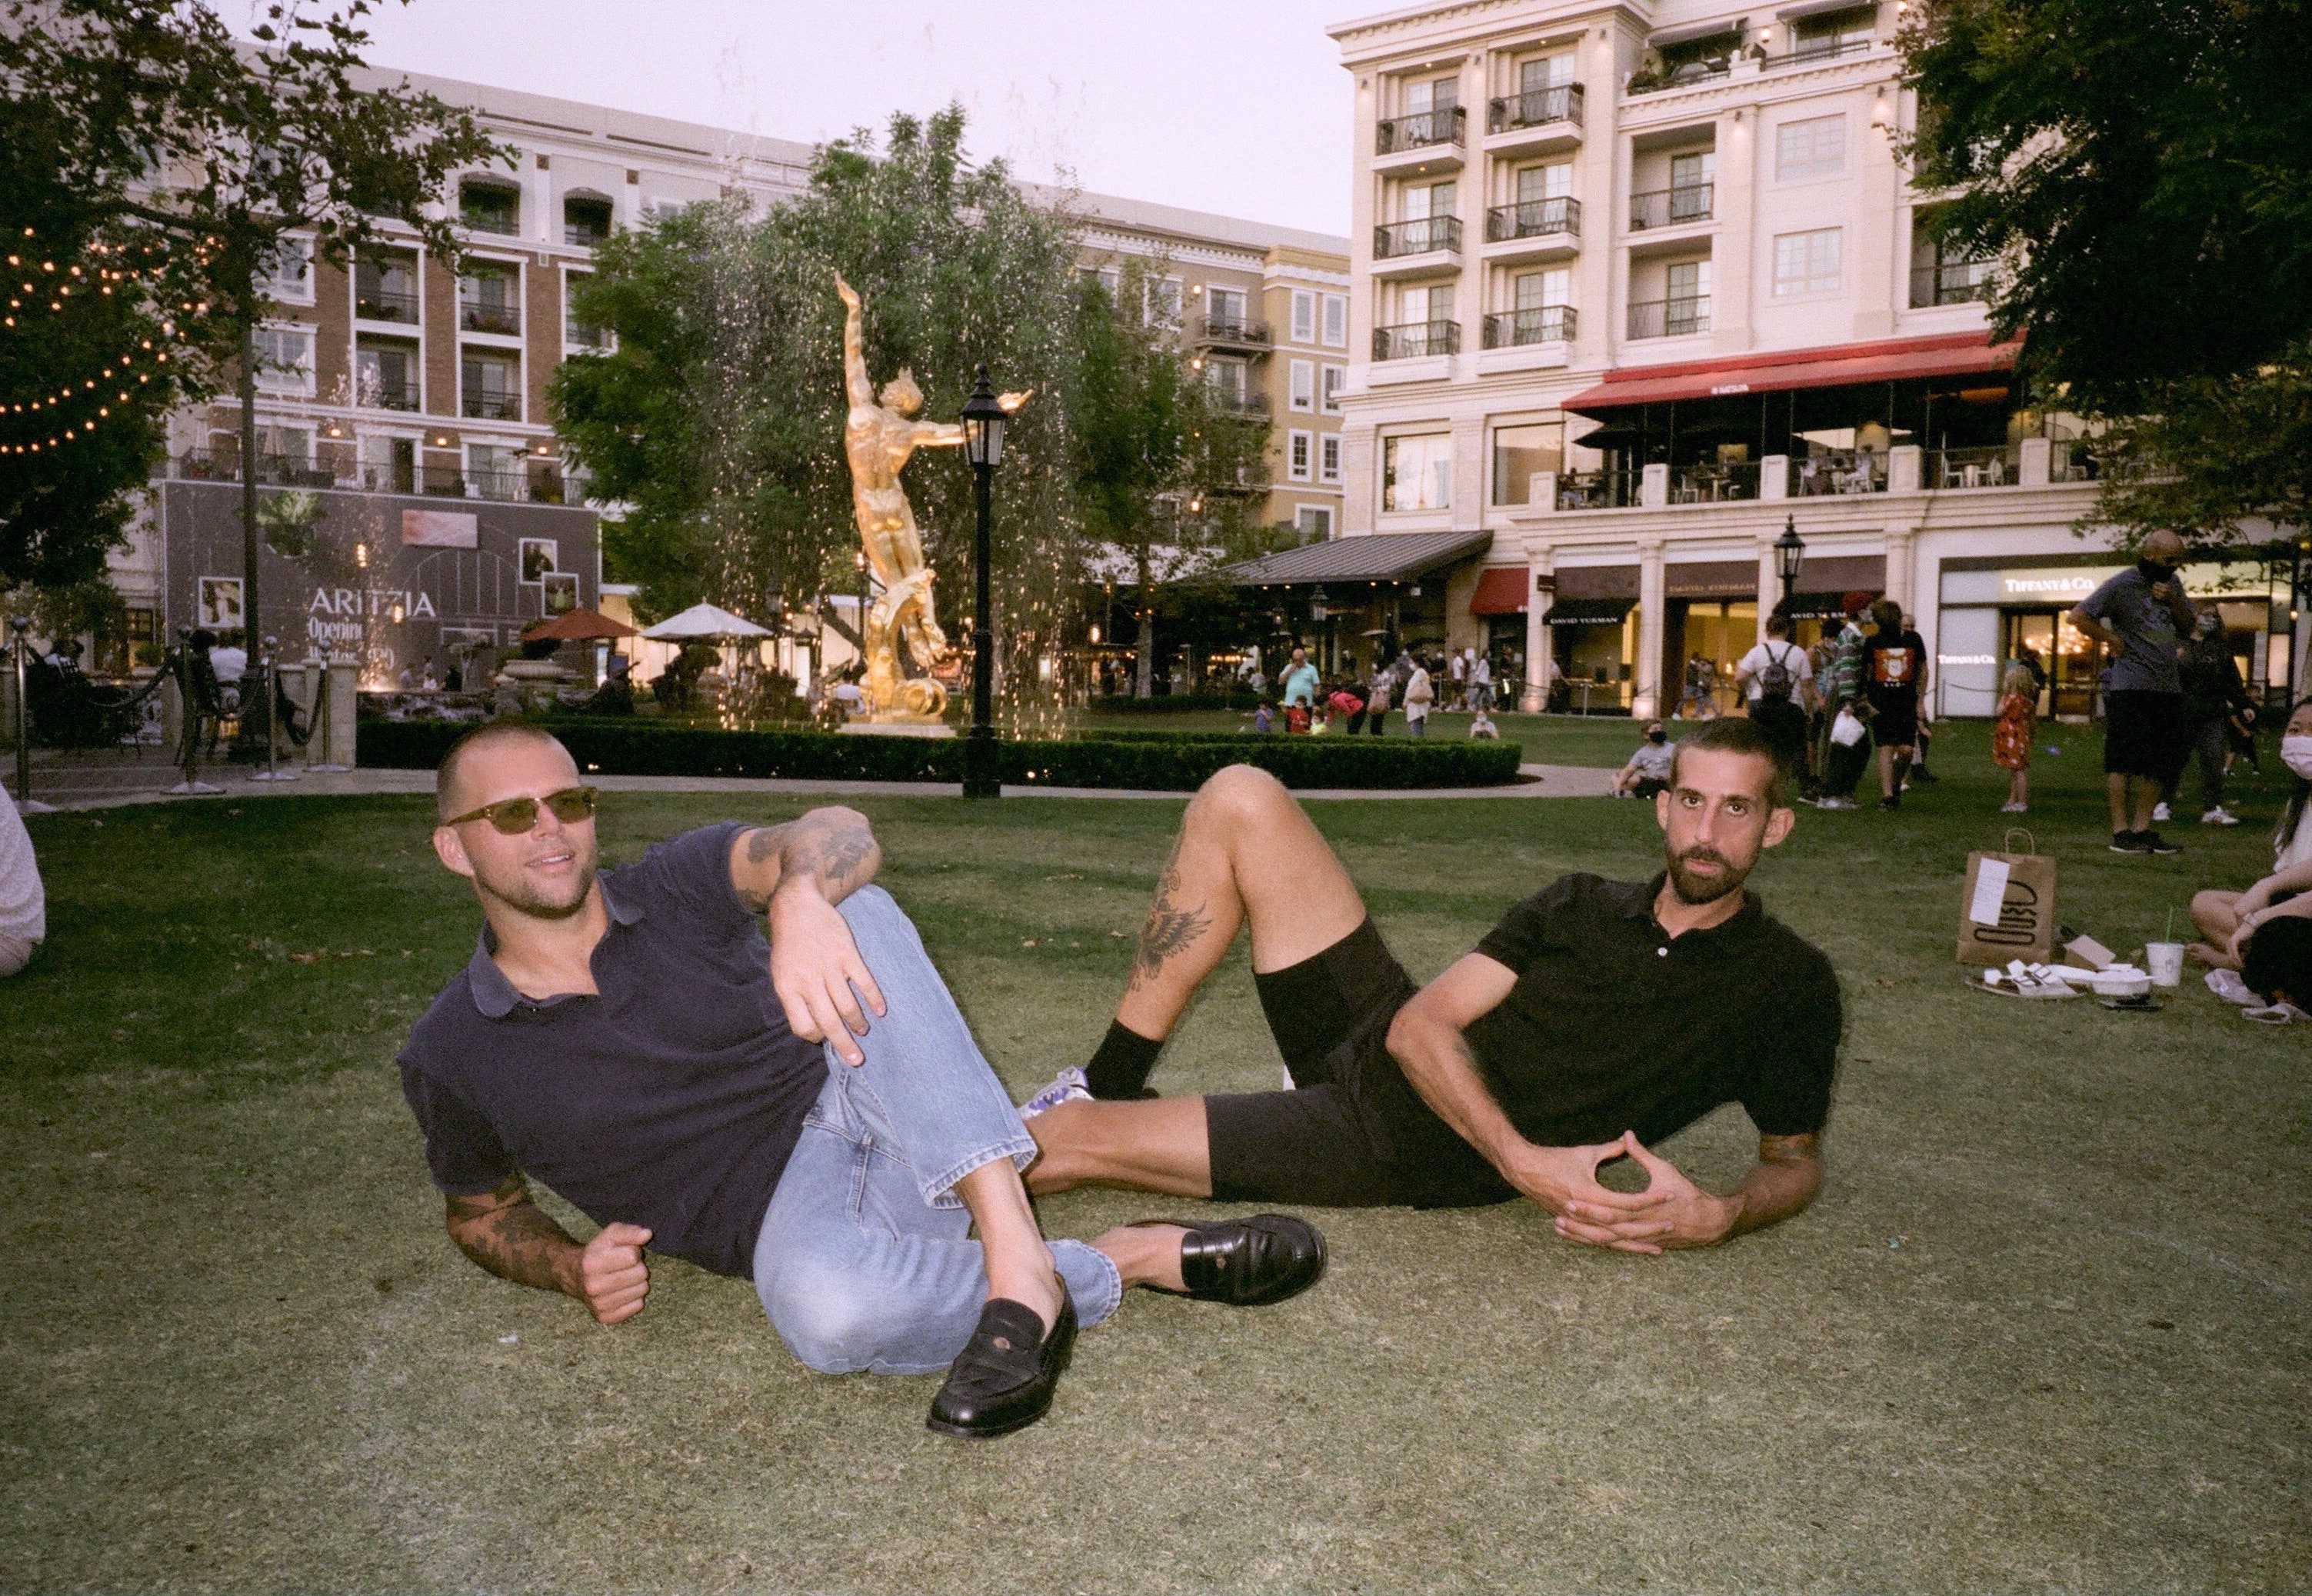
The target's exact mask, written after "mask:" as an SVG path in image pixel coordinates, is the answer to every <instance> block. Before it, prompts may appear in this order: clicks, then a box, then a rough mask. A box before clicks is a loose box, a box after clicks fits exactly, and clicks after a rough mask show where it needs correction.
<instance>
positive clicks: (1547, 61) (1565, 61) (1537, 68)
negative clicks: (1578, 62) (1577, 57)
mask: <svg viewBox="0 0 2312 1596" xmlns="http://www.w3.org/2000/svg"><path fill="white" fill-rule="evenodd" d="M1572 81H1573V56H1572V52H1571V51H1566V52H1564V53H1563V54H1560V55H1555V56H1530V57H1527V58H1526V59H1525V60H1522V61H1520V62H1519V63H1518V92H1519V93H1520V94H1531V93H1534V92H1537V91H1539V90H1542V89H1562V88H1563V87H1564V86H1565V85H1566V84H1568V83H1572Z"/></svg>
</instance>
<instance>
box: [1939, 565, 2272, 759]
mask: <svg viewBox="0 0 2312 1596" xmlns="http://www.w3.org/2000/svg"><path fill="white" fill-rule="evenodd" d="M2126 568H2127V567H2126V566H2125V565H2124V564H2120V563H2114V562H2113V561H2112V560H2111V558H2110V557H2109V556H2108V555H2104V556H2087V557H2082V558H2080V559H2077V560H2064V559H2062V558H2060V557H2056V558H2046V559H2043V560H2041V561H2040V562H2038V563H2036V564H2033V565H2028V566H2017V565H2009V564H2006V563H2003V562H2001V561H2000V560H1999V559H1997V558H1995V557H1992V558H1982V559H1947V560H1945V561H1944V562H1943V564H1942V580H1941V592H1940V601H1941V612H1940V619H1939V624H1938V627H1937V631H1936V641H1935V664H1936V670H1935V674H1934V697H1935V713H1936V714H1937V715H1963V716H1964V715H1975V716H1989V715H1995V714H1996V713H1997V712H1998V706H1999V697H2000V694H1999V684H2000V681H2001V678H2002V677H2003V676H2004V675H2005V673H2006V670H2007V667H2008V665H2009V664H2010V663H2012V662H2015V661H2018V660H2022V661H2025V662H2034V663H2036V664H2037V665H2038V667H2039V669H2040V671H2041V673H2042V674H2044V675H2045V678H2046V679H2047V686H2046V688H2045V691H2044V692H2043V693H2042V694H2041V696H2040V701H2039V711H2040V713H2041V714H2042V715H2053V716H2055V717H2056V718H2058V719H2062V720H2073V721H2084V720H2089V719H2091V718H2093V717H2095V716H2097V715H2100V714H2101V713H2102V703H2101V692H2100V678H2101V675H2102V672H2103V669H2104V666H2105V664H2106V653H2105V651H2104V650H2103V648H2102V647H2101V646H2100V645H2097V644H2095V643H2093V642H2090V641H2089V639H2088V638H2087V637H2086V636H2083V635H2082V634H2081V633H2080V631H2079V629H2078V628H2077V627H2073V626H2071V624H2069V622H2067V621H2066V620H2065V619H2064V617H2065V615H2066V614H2068V613H2069V612H2070V610H2071V609H2072V608H2073V607H2074V606H2076V605H2077V604H2078V603H2079V602H2080V600H2082V599H2084V598H2086V597H2087V596H2088V595H2089V593H2091V592H2095V590H2096V589H2097V588H2098V587H2100V586H2101V585H2102V584H2103V583H2105V582H2106V580H2108V579H2109V578H2111V577H2113V576H2115V575H2117V574H2119V573H2120V572H2122V571H2124V570H2125V569H2126ZM2183 578H2184V590H2185V592H2187V593H2188V594H2190V595H2191V598H2192V601H2193V602H2194V604H2197V605H2200V606H2201V607H2203V608H2208V607H2212V608H2213V609H2215V611H2216V613H2217V615H2218V616H2219V617H2220V618H2221V619H2222V622H2223V628H2224V636H2225V638H2226V640H2227V641H2228V642H2229V645H2230V646H2231V652H2232V658H2233V662H2234V663H2235V664H2236V665H2237V666H2238V668H2239V673H2240V680H2243V681H2245V682H2246V683H2248V685H2249V687H2250V688H2251V690H2253V691H2255V692H2257V693H2259V694H2261V693H2262V692H2263V691H2264V687H2265V684H2266V683H2268V682H2273V681H2281V682H2284V681H2286V680H2289V674H2290V672H2289V659H2288V635H2289V628H2288V607H2287V603H2286V601H2285V599H2284V598H2283V597H2281V592H2282V590H2283V589H2284V587H2285V583H2281V584H2279V585H2277V586H2276V585H2275V584H2274V583H2273V580H2272V577H2271V575H2270V574H2269V572H2268V570H2267V568H2266V567H2265V566H2264V565H2263V564H2262V563H2261V562H2258V561H2254V560H2239V561H2229V562H2225V561H2216V560H2203V561H2196V562H2194V563H2193V564H2191V565H2187V566H2185V567H2184V569H2183Z"/></svg>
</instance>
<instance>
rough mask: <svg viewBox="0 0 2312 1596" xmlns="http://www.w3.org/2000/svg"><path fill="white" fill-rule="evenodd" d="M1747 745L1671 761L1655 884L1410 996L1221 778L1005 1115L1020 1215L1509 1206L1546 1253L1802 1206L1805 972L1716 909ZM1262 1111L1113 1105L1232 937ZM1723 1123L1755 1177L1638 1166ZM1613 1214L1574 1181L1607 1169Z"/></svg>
mask: <svg viewBox="0 0 2312 1596" xmlns="http://www.w3.org/2000/svg"><path fill="white" fill-rule="evenodd" d="M1786 779H1787V776H1786V775H1785V772H1784V771H1783V769H1782V767H1781V766H1780V765H1779V764H1778V763H1777V761H1776V760H1775V758H1774V753H1773V744H1772V743H1771V742H1770V741H1768V740H1767V739H1766V737H1765V735H1764V733H1762V732H1760V731H1759V729H1758V728H1757V727H1756V725H1754V724H1752V723H1750V722H1749V721H1747V720H1744V719H1738V718H1725V719H1720V720H1714V721H1712V722H1709V723H1706V724H1705V725H1703V726H1702V727H1701V728H1700V729H1698V730H1696V731H1695V732H1691V733H1689V734H1688V735H1687V736H1686V738H1685V739H1684V740H1682V741H1680V743H1679V744H1678V747H1677V758H1676V763H1675V768H1674V771H1673V774H1672V776H1671V779H1670V786H1669V790H1668V791H1667V792H1665V793H1663V794H1660V796H1658V797H1657V798H1656V799H1655V800H1654V813H1655V817H1656V819H1657V820H1658V821H1659V823H1660V826H1661V829H1662V833H1663V837H1664V849H1663V852H1664V855H1665V863H1666V868H1665V870H1664V872H1663V873H1661V874H1659V875H1657V876H1655V877H1654V878H1653V879H1652V880H1651V881H1605V880H1601V879H1600V878H1598V877H1597V876H1594V875H1588V874H1574V875H1566V876H1562V877H1560V878H1559V879H1558V880H1556V881H1553V882H1551V883H1550V884H1549V885H1547V886H1546V887H1544V888H1542V889H1541V890H1539V891H1538V892H1536V893H1535V894H1534V895H1533V896H1532V897H1530V898H1528V899H1526V900H1525V901H1523V902H1522V903H1519V904H1518V905H1516V906H1515V907H1513V908H1511V909H1510V911H1509V912H1508V914H1506V915H1505V916H1503V917H1502V921H1501V923H1500V924H1499V925H1496V926H1495V927H1494V928H1493V930H1492V931H1491V932H1490V933H1488V934H1486V935H1485V937H1484V940H1483V941H1481V942H1480V943H1478V944H1477V948H1476V951H1475V952H1472V953H1469V954H1467V955H1466V956H1464V957H1463V958H1462V959H1460V960H1458V961H1457V962H1456V963H1454V964H1453V965H1452V966H1451V967H1450V968H1449V969H1447V970H1446V971H1445V973H1444V974H1442V975H1441V976H1440V977H1438V978H1436V979H1435V980H1433V981H1432V982H1430V983H1429V985H1427V986H1426V987H1420V988H1418V989H1417V990H1416V988H1415V987H1414V982H1413V980H1412V978H1410V977H1408V976H1407V975H1406V971H1405V969H1404V968H1403V966H1401V965H1400V964H1398V963H1397V960H1396V958H1395V957H1394V956H1393V955H1392V954H1391V953H1390V952H1389V951H1388V945H1387V944H1386V943H1384V942H1383V941H1382V939H1381V934H1380V932H1379V928H1378V927H1376V926H1375V925H1374V924H1373V922H1372V920H1371V916H1369V915H1368V914H1367V913H1366V911H1365V907H1364V904H1363V901H1362V899H1361V898H1360V897H1359V896H1358V892H1357V888H1356V884H1355V883H1354V882H1353V881H1351V880H1350V879H1349V875H1348V872H1347V871H1346V870H1344V869H1343V868H1342V865H1341V862H1340V860H1339V859H1338V858H1337V857H1336V855H1334V853H1333V852H1332V850H1331V849H1330V848H1329V847H1327V846H1326V842H1325V839H1324V837H1323V836H1322V835H1321V834H1319V833H1318V830H1317V828H1316V827H1315V825H1314V824H1312V823H1311V822H1310V820H1309V817H1308V815H1307V814H1306V813H1305V812H1303V811H1302V810H1301V809H1300V806H1299V805H1298V804H1297V803H1295V802H1293V800H1292V795H1291V794H1289V793H1287V792H1286V791H1285V790H1284V787H1283V785H1282V784H1281V783H1279V782H1278V781H1277V780H1276V778H1275V777H1274V776H1270V775H1268V774H1267V773H1265V772H1264V771H1259V770H1255V769H1253V768H1251V767H1248V766H1232V767H1229V768H1228V769H1225V770H1222V772H1220V773H1219V774H1218V775H1216V776H1213V778H1212V779H1211V780H1210V781H1208V782H1207V783H1205V784H1204V787H1203V788H1202V789H1201V790H1200V791H1199V792H1198V793H1197V794H1196V796H1195V800H1194V801H1193V802H1190V804H1189V805H1188V811H1187V816H1186V818H1185V819H1184V820H1183V821H1182V823H1181V828H1180V832H1179V836H1178V839H1177V840H1176V841H1175V842H1174V844H1173V846H1172V854H1171V857H1170V860H1169V863H1167V864H1166V865H1165V867H1164V874H1163V877H1162V879H1161V881H1160V882H1159V883H1158V886H1157V889H1156V899H1155V902H1154V905H1153V906H1152V908H1151V909H1150V910H1149V915H1148V919H1147V923H1146V925H1145V926H1144V927H1143V931H1142V933H1141V937H1140V944H1139V950H1138V953H1137V955H1136V957H1135V959H1134V965H1133V970H1132V975H1131V979H1130V982H1129V984H1128V985H1127V987H1125V994H1124V999H1123V1002H1122V1003H1121V1004H1119V1005H1118V1006H1117V1013H1116V1021H1115V1023H1114V1024H1112V1025H1111V1026H1110V1027H1109V1028H1108V1036H1107V1038H1106V1039H1105V1040H1103V1041H1102V1043H1101V1044H1100V1047H1099V1050H1098V1051H1097V1053H1095V1054H1094V1056H1093V1057H1092V1059H1091V1062H1090V1065H1089V1066H1087V1067H1086V1068H1083V1069H1082V1070H1078V1069H1074V1068H1070V1069H1068V1070H1065V1071H1063V1072H1062V1073H1061V1075H1060V1077H1059V1078H1058V1079H1057V1080H1055V1081H1054V1082H1053V1083H1052V1084H1051V1085H1050V1086H1048V1087H1047V1088H1045V1090H1044V1091H1043V1092H1039V1093H1038V1094H1037V1096H1036V1097H1034V1098H1032V1099H1030V1100H1029V1103H1028V1104H1027V1105H1026V1111H1027V1112H1029V1116H1030V1117H1029V1121H1028V1127H1029V1130H1030V1131H1031V1132H1032V1133H1033V1134H1034V1136H1035V1138H1036V1143H1037V1145H1038V1148H1039V1149H1040V1150H1041V1156H1040V1157H1038V1160H1037V1161H1036V1162H1035V1163H1034V1164H1033V1165H1032V1166H1031V1167H1030V1168H1029V1171H1028V1188H1029V1190H1030V1191H1033V1192H1038V1193H1042V1192H1054V1191H1065V1190H1068V1189H1070V1188H1073V1187H1078V1186H1120V1187H1126V1188H1134V1189H1138V1190H1144V1191H1161V1192H1169V1193H1172V1194H1174V1195H1176V1196H1181V1197H1211V1198H1213V1199H1214V1200H1216V1201H1221V1202H1246V1201H1258V1200H1268V1199H1270V1198H1274V1199H1276V1200H1280V1201H1283V1200H1291V1201H1294V1202H1305V1203H1314V1204H1322V1205H1325V1206H1337V1207H1354V1206H1413V1207H1444V1206H1464V1205H1473V1204H1481V1203H1501V1202H1510V1201H1514V1200H1516V1199H1517V1198H1519V1197H1525V1198H1527V1199H1528V1200H1530V1201H1532V1202H1534V1203H1536V1204H1537V1205H1539V1206H1542V1207H1543V1208H1545V1209H1546V1210H1547V1211H1548V1212H1549V1213H1550V1214H1552V1215H1554V1216H1555V1224H1556V1230H1557V1233H1558V1234H1559V1235H1560V1236H1562V1237H1563V1238H1565V1239H1566V1240H1568V1241H1576V1242H1581V1243H1586V1244H1588V1245H1590V1246H1595V1247H1603V1248H1612V1249H1616V1250H1621V1251H1625V1252H1645V1253H1658V1252H1660V1251H1662V1250H1665V1249H1668V1248H1686V1247H1702V1246H1708V1245H1710V1244H1712V1243H1713V1242H1719V1241H1727V1240H1730V1238H1732V1237H1734V1236H1736V1235H1738V1234H1741V1233H1742V1232H1746V1231H1752V1230H1756V1229H1759V1228H1761V1227H1763V1226H1765V1225H1770V1224H1773V1223H1776V1222H1777V1221H1779V1220H1782V1219H1786V1218H1788V1217H1790V1216H1791V1215H1793V1214H1796V1213H1797V1212H1799V1211H1800V1209H1801V1208H1804V1207H1805V1206H1807V1204H1808V1203H1809V1202H1810V1201H1812V1200H1813V1198H1814V1196H1815V1193H1816V1192H1817V1190H1818V1189H1819V1188H1820V1186H1821V1183H1822V1163H1821V1152H1820V1138H1821V1136H1822V1131H1823V1127H1824V1124H1825V1121H1826V1118H1827V1117H1828V1114H1829V1109H1830V1098H1831V1086H1832V1079H1833V1075H1834V1074H1835V1066H1836V1059H1837V1054H1838V1042H1839V1030H1840V998H1839V990H1838V982H1837V979H1836V978H1835V976H1834V974H1833V973H1832V970H1831V967H1830V962H1829V960H1826V959H1825V958H1824V957H1823V955H1822V954H1821V953H1819V952H1818V951H1816V950H1815V949H1814V948H1813V947H1812V946H1810V945H1809V944H1808V943H1806V942H1805V941H1803V940H1802V939H1801V938H1800V937H1799V936H1798V935H1797V934H1795V933H1793V932H1791V931H1790V930H1788V929H1786V928H1785V927H1783V926H1782V925H1780V924H1778V923H1777V922H1775V921H1773V920H1772V919H1770V918H1768V917H1767V916H1766V914H1765V910H1764V909H1763V908H1760V906H1759V905H1758V903H1757V902H1756V900H1755V899H1752V898H1751V897H1750V896H1749V895H1748V894H1747V892H1746V890H1744V882H1745V881H1747V879H1748V876H1749V873H1750V871H1751V868H1752V867H1753V866H1754V865H1755V864H1756V863H1757V861H1758V857H1759V855H1760V854H1761V853H1763V852H1764V851H1765V849H1767V848H1770V847H1773V846H1775V845H1777V844H1779V843H1780V842H1781V841H1782V839H1783V838H1784V837H1787V836H1788V835H1789V834H1790V830H1791V825H1792V823H1793V821H1794V819H1795V816H1794V815H1793V813H1792V811H1791V808H1790V803H1789V800H1788V797H1787V795H1786V794H1785V792H1784V790H1783V788H1784V783H1785V781H1786ZM1243 925H1249V926H1250V928H1251V934H1252V969H1253V983H1254V986H1255V988H1256V989H1257V992H1258V993H1259V995H1260V1004H1261V1008H1262V1010H1263V1012H1264V1013H1265V1015H1266V1016H1267V1020H1268V1026H1269V1030H1270V1033H1271V1034H1272V1035H1273V1036H1274V1038H1275V1040H1276V1045H1277V1047H1278V1049H1279V1050H1280V1051H1281V1052H1282V1053H1283V1056H1284V1064H1285V1068H1286V1072H1287V1074H1286V1081H1287V1087H1288V1089H1287V1090H1284V1091H1282V1092H1255V1093H1250V1094H1248V1095H1240V1096H1221V1097H1204V1098H1160V1099H1157V1100H1155V1101H1123V1100H1131V1099H1135V1098H1137V1097H1139V1096H1140V1094H1141V1093H1142V1092H1143V1088H1144V1087H1145V1084H1146V1083H1147V1080H1148V1077H1149V1075H1150V1074H1151V1072H1152V1070H1153V1068H1154V1066H1155V1063H1156V1057H1157V1054H1158V1052H1159V1050H1160V1048H1162V1047H1163V1044H1164V1039H1165V1038H1166V1037H1168V1036H1169V1035H1170V1034H1171V1030H1172V1028H1173V1026H1174V1024H1175V1023H1177V1022H1178V1020H1179V1017H1180V1015H1181V1013H1182V1012H1183V1011H1184V1010H1185V1009H1186V1008H1187V1005H1188V1004H1189V1002H1190V1000H1191V999H1192V998H1193V997H1194V996H1195V993H1196V990H1197V988H1198V987H1200V986H1201V985H1202V984H1203V982H1204V979H1205V978H1206V977H1208V976H1210V975H1211V974H1212V972H1213V970H1214V969H1217V968H1218V967H1219V965H1220V962H1221V960H1222V958H1223V957H1224V956H1225V955H1226V953H1227V951H1228V950H1229V947H1230V944H1231V943H1233V942H1234V941H1235V939H1236V934H1237V932H1238V929H1239V927H1240V926H1243ZM1734 1101H1738V1102H1739V1103H1741V1105H1742V1106H1743V1108H1744V1109H1745V1110H1746V1111H1747V1113H1748V1115H1749V1117H1750V1119H1751V1121H1752V1123H1753V1124H1754V1125H1756V1127H1757V1129H1758V1132H1759V1136H1760V1141H1759V1150H1758V1162H1757V1163H1756V1167H1754V1168H1753V1169H1752V1170H1751V1171H1749V1173H1748V1174H1747V1176H1745V1177H1744V1179H1742V1180H1741V1182H1740V1183H1739V1185H1738V1186H1737V1187H1736V1188H1734V1189H1733V1190H1731V1191H1730V1192H1726V1193H1723V1194H1719V1193H1713V1192H1711V1191H1707V1190H1704V1189H1703V1188H1701V1187H1699V1186H1697V1185H1695V1183H1694V1182H1693V1181H1691V1180H1689V1179H1687V1178H1686V1176H1685V1175H1684V1174H1683V1173H1681V1172H1680V1171H1678V1170H1677V1167H1676V1166H1675V1165H1673V1164H1671V1163H1670V1162H1668V1160H1666V1159H1663V1158H1661V1157H1660V1156H1658V1155H1657V1154H1656V1153H1654V1152H1653V1151H1652V1150H1651V1144H1654V1143H1657V1142H1659V1141H1660V1140H1661V1139H1662V1138H1663V1137H1666V1136H1671V1135H1674V1134H1675V1133H1676V1132H1677V1131H1678V1130H1680V1129H1682V1128H1683V1127H1686V1126H1687V1125H1690V1124H1692V1123H1693V1122H1694V1121H1695V1120H1696V1119H1699V1118H1702V1117H1703V1115H1704V1114H1707V1113H1709V1112H1710V1111H1711V1110H1712V1109H1714V1108H1716V1107H1717V1106H1718V1105H1720V1104H1721V1103H1725V1102H1734ZM1625 1157H1626V1158H1628V1159H1630V1160H1632V1161H1633V1162H1635V1163H1636V1164H1638V1165H1639V1166H1640V1167H1641V1168H1642V1170H1643V1171H1644V1172H1645V1174H1646V1175H1647V1177H1648V1181H1649V1183H1648V1185H1647V1187H1646V1188H1645V1189H1644V1190H1643V1191H1641V1192H1625V1191H1617V1190H1614V1189H1612V1188H1608V1187H1607V1186H1605V1185H1603V1184H1601V1183H1600V1182H1599V1181H1598V1178H1597V1171H1598V1168H1599V1166H1600V1165H1602V1164H1605V1163H1607V1162H1611V1161H1614V1160H1618V1159H1621V1158H1625Z"/></svg>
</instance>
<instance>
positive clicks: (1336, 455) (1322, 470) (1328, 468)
mask: <svg viewBox="0 0 2312 1596" xmlns="http://www.w3.org/2000/svg"><path fill="white" fill-rule="evenodd" d="M1340 479H1341V434H1338V433H1327V434H1325V435H1324V436H1322V437H1320V438H1318V440H1317V480H1318V481H1319V482H1338V481H1339V480H1340Z"/></svg>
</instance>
